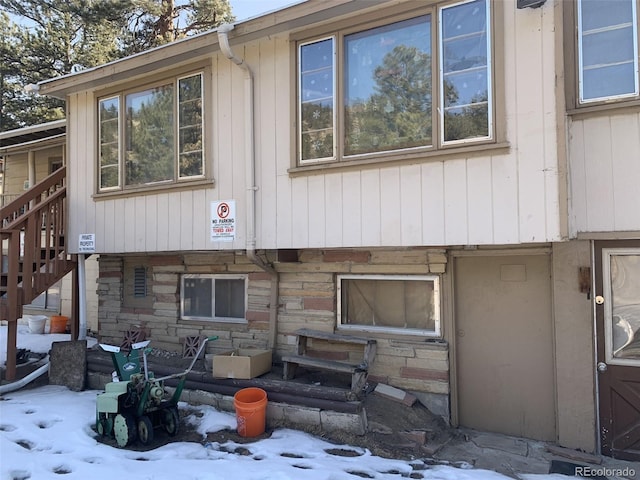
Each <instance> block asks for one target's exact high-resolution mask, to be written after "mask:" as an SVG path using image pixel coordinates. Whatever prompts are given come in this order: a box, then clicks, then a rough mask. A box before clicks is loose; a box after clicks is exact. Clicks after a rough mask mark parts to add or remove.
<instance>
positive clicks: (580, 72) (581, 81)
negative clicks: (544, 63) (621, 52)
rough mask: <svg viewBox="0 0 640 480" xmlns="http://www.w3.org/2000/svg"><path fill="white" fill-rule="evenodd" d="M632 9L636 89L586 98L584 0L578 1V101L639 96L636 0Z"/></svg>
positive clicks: (583, 102) (632, 4)
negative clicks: (584, 92)
mask: <svg viewBox="0 0 640 480" xmlns="http://www.w3.org/2000/svg"><path fill="white" fill-rule="evenodd" d="M631 9H632V16H633V19H632V22H633V25H632V28H633V63H634V91H633V92H631V93H624V94H620V95H608V96H604V97H595V98H589V99H585V98H584V94H583V85H584V64H583V60H582V49H583V46H582V37H583V35H582V0H577V2H576V10H577V16H578V30H577V35H578V49H577V55H576V56H577V58H578V86H577V88H578V102H579V103H580V104H581V105H588V104H593V103H600V102H603V101H615V100H624V99H629V98H635V97H638V95H639V94H640V83H639V82H640V79H639V74H640V71H639V67H638V12H637V7H636V0H631Z"/></svg>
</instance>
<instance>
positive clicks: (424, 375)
mask: <svg viewBox="0 0 640 480" xmlns="http://www.w3.org/2000/svg"><path fill="white" fill-rule="evenodd" d="M299 260H300V262H299V263H280V264H277V267H278V271H279V272H280V292H279V293H280V309H279V312H278V345H277V347H278V348H277V350H278V352H279V353H283V352H288V353H293V350H294V349H295V340H296V337H295V334H294V332H295V331H296V330H297V329H299V328H302V327H306V328H313V329H317V330H324V331H333V330H334V328H335V325H336V287H337V285H336V278H337V275H339V274H372V275H373V274H393V275H427V274H443V273H444V272H445V270H446V264H447V256H446V253H445V251H444V250H434V249H417V248H412V249H401V250H378V249H375V250H345V249H341V250H305V251H301V252H300V255H299ZM375 338H376V339H377V353H376V358H375V361H374V364H373V366H372V368H371V369H370V375H369V378H370V379H371V380H373V381H376V382H383V383H387V384H389V385H393V386H395V387H398V388H403V389H406V390H410V391H414V392H422V393H423V394H424V395H421V396H420V398H421V400H423V403H426V404H429V405H430V406H431V407H434V409H435V410H437V411H438V413H441V414H443V415H445V416H446V415H447V412H448V394H449V348H448V344H447V343H446V342H444V341H442V340H439V339H433V340H426V339H424V338H421V337H410V336H397V335H383V334H377V335H375ZM310 349H311V350H312V352H313V350H314V349H316V350H317V352H318V355H322V356H323V357H326V358H333V359H335V360H347V359H350V360H355V359H358V358H361V352H360V351H355V350H351V351H350V350H347V349H346V348H345V347H344V346H337V345H333V346H331V345H328V344H326V343H324V342H320V341H318V342H316V343H312V344H311V347H310ZM434 402H435V404H438V408H435V405H434Z"/></svg>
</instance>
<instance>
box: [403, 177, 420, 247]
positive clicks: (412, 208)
mask: <svg viewBox="0 0 640 480" xmlns="http://www.w3.org/2000/svg"><path fill="white" fill-rule="evenodd" d="M421 192H422V176H421V175H420V165H409V166H407V167H405V168H403V169H401V170H400V212H399V217H400V218H399V219H400V235H401V238H402V240H401V245H403V246H409V245H421V244H422V243H423V240H422V224H421V223H422V222H421V220H422V202H421V201H420V197H421V196H422V195H421Z"/></svg>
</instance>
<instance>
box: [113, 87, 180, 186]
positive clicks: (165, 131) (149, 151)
mask: <svg viewBox="0 0 640 480" xmlns="http://www.w3.org/2000/svg"><path fill="white" fill-rule="evenodd" d="M173 158H174V129H173V86H172V85H165V86H162V87H158V88H155V89H153V90H147V91H145V92H141V93H138V94H135V95H128V96H127V151H126V164H125V179H126V184H127V185H144V184H148V183H154V182H161V181H166V180H172V179H173V177H174V161H173Z"/></svg>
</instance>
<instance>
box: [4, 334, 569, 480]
mask: <svg viewBox="0 0 640 480" xmlns="http://www.w3.org/2000/svg"><path fill="white" fill-rule="evenodd" d="M47 331H48V330H45V332H47ZM6 338H7V327H6V326H0V350H2V351H3V352H2V353H3V355H4V356H3V357H0V358H2V359H6ZM68 339H69V335H65V334H48V333H44V334H36V333H31V332H30V330H29V327H28V325H26V324H23V323H20V324H19V325H18V339H17V346H18V348H27V349H29V350H31V351H32V352H36V353H47V352H48V351H49V349H50V348H51V343H52V342H54V341H64V340H68ZM89 340H90V341H89V345H91V344H93V343H95V340H94V339H89ZM2 361H4V360H2ZM100 393H101V391H98V390H85V391H83V392H72V391H71V390H68V389H67V388H66V387H63V386H57V385H46V386H41V387H37V388H24V389H21V390H16V391H12V392H8V393H5V394H3V395H2V396H0V479H1V480H48V479H51V480H54V479H55V480H87V479H91V480H120V479H129V478H131V479H136V480H229V479H237V480H355V479H358V478H373V479H378V480H400V479H402V478H424V479H428V480H510V479H509V477H506V476H504V475H501V474H499V473H496V472H492V471H488V470H479V469H473V468H472V467H471V466H470V465H469V464H465V463H464V462H461V463H460V465H461V466H462V467H463V468H456V467H453V466H449V465H427V464H426V463H425V462H423V461H422V460H415V461H404V460H395V459H387V458H382V457H377V456H374V455H372V454H371V453H370V452H369V451H368V450H366V449H363V448H360V447H354V446H350V445H334V444H330V443H327V442H325V441H324V440H322V439H320V438H318V437H314V436H312V435H309V434H307V433H304V432H300V431H297V430H292V429H285V428H282V429H276V430H274V431H273V433H272V434H271V436H270V437H269V438H264V439H261V440H257V441H255V442H250V443H244V444H242V445H240V444H236V443H234V442H232V441H228V442H226V443H224V444H219V443H207V442H206V435H207V432H214V431H219V430H223V429H228V430H235V429H236V428H237V421H236V416H235V414H234V413H231V412H221V411H217V410H216V409H215V408H213V407H211V406H206V405H201V406H189V405H187V404H186V403H184V402H180V403H179V404H178V407H179V409H180V410H182V412H183V413H182V416H183V418H182V420H181V425H180V428H181V429H184V428H192V429H195V430H196V431H197V432H198V433H200V434H201V435H202V441H201V442H173V443H168V444H166V445H164V446H161V447H159V448H156V449H152V450H149V451H146V452H139V451H133V450H128V449H123V448H117V447H112V446H110V445H107V444H104V443H101V442H99V441H98V440H97V435H98V434H97V433H96V432H95V431H94V429H93V428H94V424H95V409H96V396H97V395H98V394H100ZM187 407H189V408H188V410H187V409H186V408H187ZM157 435H166V433H165V432H163V431H161V430H158V433H157ZM240 446H242V447H243V448H246V449H248V450H249V453H248V454H246V455H240V454H238V453H230V452H234V450H235V449H236V447H240ZM332 449H342V450H350V451H352V452H354V453H353V455H354V456H339V455H333V454H332V453H330V450H332ZM412 472H413V474H414V476H412V477H410V476H409V475H410V474H411V473H412ZM416 473H419V474H421V475H422V477H416V476H415V474H416ZM522 478H523V480H567V479H568V478H569V477H565V476H563V475H557V474H554V475H522Z"/></svg>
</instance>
